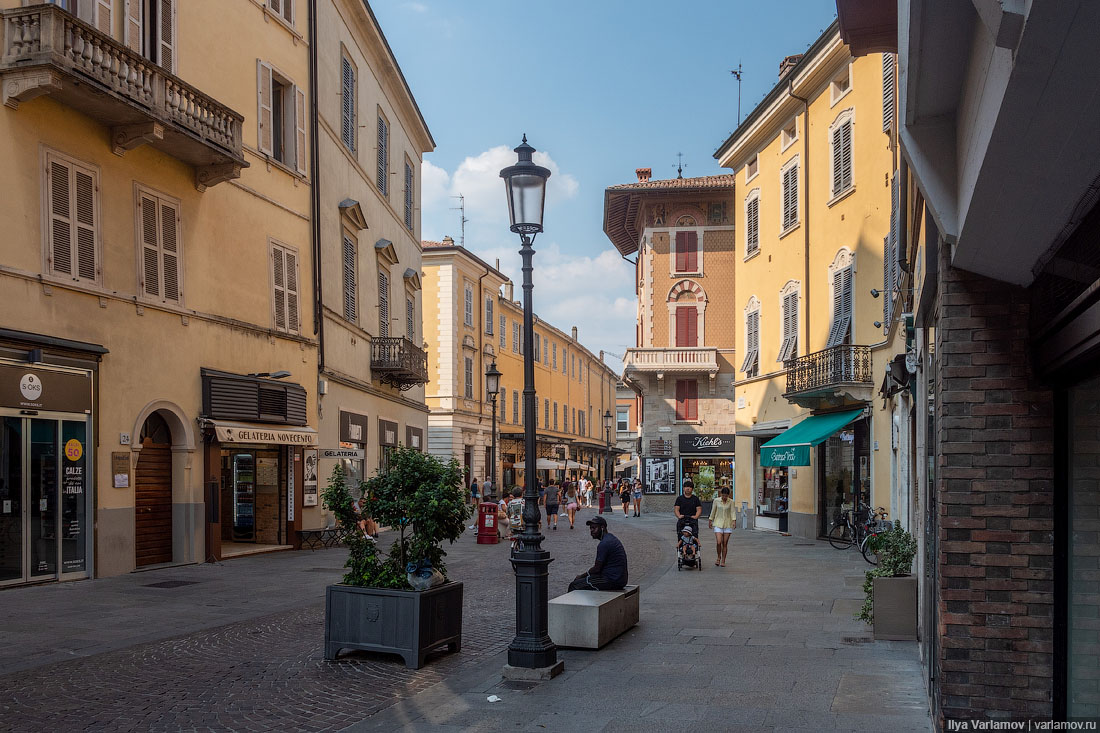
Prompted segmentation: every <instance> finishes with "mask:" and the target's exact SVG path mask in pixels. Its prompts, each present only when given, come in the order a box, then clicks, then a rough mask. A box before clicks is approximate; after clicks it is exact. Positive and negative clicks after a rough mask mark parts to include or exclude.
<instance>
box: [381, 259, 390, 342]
mask: <svg viewBox="0 0 1100 733" xmlns="http://www.w3.org/2000/svg"><path fill="white" fill-rule="evenodd" d="M378 335H379V336H381V337H382V338H388V337H389V335H390V276H389V273H387V272H386V271H385V270H383V269H382V265H381V264H379V266H378Z"/></svg>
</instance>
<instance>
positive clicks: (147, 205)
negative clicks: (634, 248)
mask: <svg viewBox="0 0 1100 733" xmlns="http://www.w3.org/2000/svg"><path fill="white" fill-rule="evenodd" d="M138 207H139V209H140V211H139V212H138V215H139V217H140V219H141V292H142V293H143V294H144V295H146V296H147V297H151V298H158V297H160V245H159V241H158V240H159V238H160V231H159V230H160V227H158V226H157V200H156V199H155V198H152V197H151V196H148V195H146V194H144V193H143V194H141V195H140V198H139V203H138Z"/></svg>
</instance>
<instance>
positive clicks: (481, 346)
mask: <svg viewBox="0 0 1100 733" xmlns="http://www.w3.org/2000/svg"><path fill="white" fill-rule="evenodd" d="M488 276H489V268H485V272H484V273H482V275H481V277H479V278H478V279H477V297H478V302H480V303H481V305H480V306H478V307H479V308H481V317H482V318H483V319H484V318H485V292H484V291H483V289H482V285H481V281H482V280H484V279H485V278H486V277H488ZM496 317H497V314H496V312H495V311H494V312H493V318H496ZM488 325H489V326H490V327H492V326H493V324H492V323H490V324H488ZM477 344H478V346H477V357H478V360H479V361H480V362H481V367H482V369H481V379H480V380H479V382H478V383H479V384H480V385H481V396H480V397H478V400H477V424H478V425H480V424H481V421H482V420H484V419H485V327H484V326H482V327H481V333H479V334H478V335H477Z"/></svg>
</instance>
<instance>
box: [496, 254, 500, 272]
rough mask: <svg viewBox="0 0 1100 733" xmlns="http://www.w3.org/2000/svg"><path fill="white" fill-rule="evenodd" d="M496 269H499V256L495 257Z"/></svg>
mask: <svg viewBox="0 0 1100 733" xmlns="http://www.w3.org/2000/svg"><path fill="white" fill-rule="evenodd" d="M496 269H497V270H499V269H500V258H499V257H497V264H496Z"/></svg>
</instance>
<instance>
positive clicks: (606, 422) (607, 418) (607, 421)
mask: <svg viewBox="0 0 1100 733" xmlns="http://www.w3.org/2000/svg"><path fill="white" fill-rule="evenodd" d="M611 420H612V418H611V410H604V413H603V429H604V432H605V433H606V434H607V464H606V465H607V474H606V475H607V477H608V478H609V479H611V480H614V479H615V476H614V474H612V470H611V469H612V465H611Z"/></svg>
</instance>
